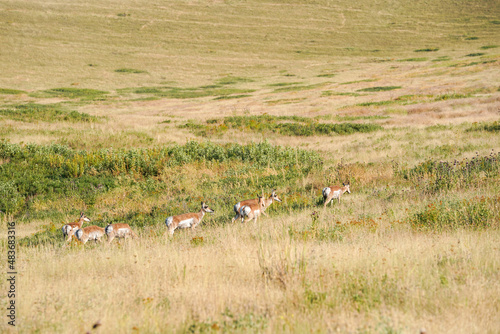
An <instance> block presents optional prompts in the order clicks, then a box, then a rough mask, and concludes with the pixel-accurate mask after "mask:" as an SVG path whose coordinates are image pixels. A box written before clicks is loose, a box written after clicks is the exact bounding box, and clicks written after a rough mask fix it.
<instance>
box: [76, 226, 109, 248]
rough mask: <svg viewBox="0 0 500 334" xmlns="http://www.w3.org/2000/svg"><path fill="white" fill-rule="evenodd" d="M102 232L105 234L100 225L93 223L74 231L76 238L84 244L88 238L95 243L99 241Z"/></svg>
mask: <svg viewBox="0 0 500 334" xmlns="http://www.w3.org/2000/svg"><path fill="white" fill-rule="evenodd" d="M104 234H105V232H104V229H103V228H102V227H99V226H95V225H92V226H87V227H84V228H81V229H79V230H77V231H76V232H75V235H76V237H77V238H78V240H80V241H81V242H83V244H84V245H85V243H87V241H89V240H95V242H96V243H97V242H100V241H101V237H102V236H103V235H104Z"/></svg>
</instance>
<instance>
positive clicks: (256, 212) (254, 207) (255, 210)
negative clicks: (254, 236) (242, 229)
mask: <svg viewBox="0 0 500 334" xmlns="http://www.w3.org/2000/svg"><path fill="white" fill-rule="evenodd" d="M265 201H266V200H265V199H264V197H259V198H258V200H257V204H255V203H252V204H248V205H243V206H242V207H241V208H240V213H239V215H240V217H241V222H242V223H246V222H248V221H250V220H252V219H253V220H254V221H255V222H257V218H259V216H260V214H261V213H264V209H265ZM245 217H246V218H247V219H246V220H245Z"/></svg>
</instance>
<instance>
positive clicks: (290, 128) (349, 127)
mask: <svg viewBox="0 0 500 334" xmlns="http://www.w3.org/2000/svg"><path fill="white" fill-rule="evenodd" d="M180 127H181V128H189V129H191V130H193V132H194V133H196V134H197V135H210V134H216V133H220V132H223V131H225V130H227V129H238V130H246V131H256V132H274V133H279V134H281V135H287V136H314V135H332V134H339V135H348V134H353V133H357V132H362V133H366V132H372V131H377V130H380V129H382V127H381V126H380V125H378V124H373V123H367V124H366V123H338V124H331V123H318V121H317V120H316V119H313V118H308V117H300V116H271V115H260V116H232V117H225V118H224V119H223V120H222V123H221V124H215V123H214V122H213V120H210V122H209V123H208V124H207V125H204V124H197V123H192V122H188V123H186V124H184V125H181V126H180Z"/></svg>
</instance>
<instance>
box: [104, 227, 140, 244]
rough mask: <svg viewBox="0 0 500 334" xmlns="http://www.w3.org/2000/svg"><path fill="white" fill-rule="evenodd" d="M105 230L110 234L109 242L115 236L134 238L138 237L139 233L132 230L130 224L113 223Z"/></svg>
mask: <svg viewBox="0 0 500 334" xmlns="http://www.w3.org/2000/svg"><path fill="white" fill-rule="evenodd" d="M104 232H105V233H106V235H107V236H108V244H109V243H111V241H113V239H114V238H128V237H132V238H133V239H135V238H138V236H137V234H135V233H134V231H132V229H131V228H130V226H129V225H128V224H121V223H120V224H111V223H109V224H108V226H106V227H105V228H104Z"/></svg>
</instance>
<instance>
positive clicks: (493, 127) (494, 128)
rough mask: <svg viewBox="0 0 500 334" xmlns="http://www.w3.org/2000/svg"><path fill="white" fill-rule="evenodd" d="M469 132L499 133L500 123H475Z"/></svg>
mask: <svg viewBox="0 0 500 334" xmlns="http://www.w3.org/2000/svg"><path fill="white" fill-rule="evenodd" d="M467 131H489V132H499V131H500V121H495V122H491V123H475V124H473V125H472V127H470V128H469V129H468V130H467Z"/></svg>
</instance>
